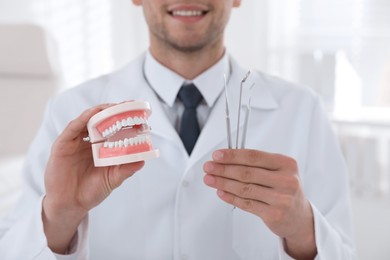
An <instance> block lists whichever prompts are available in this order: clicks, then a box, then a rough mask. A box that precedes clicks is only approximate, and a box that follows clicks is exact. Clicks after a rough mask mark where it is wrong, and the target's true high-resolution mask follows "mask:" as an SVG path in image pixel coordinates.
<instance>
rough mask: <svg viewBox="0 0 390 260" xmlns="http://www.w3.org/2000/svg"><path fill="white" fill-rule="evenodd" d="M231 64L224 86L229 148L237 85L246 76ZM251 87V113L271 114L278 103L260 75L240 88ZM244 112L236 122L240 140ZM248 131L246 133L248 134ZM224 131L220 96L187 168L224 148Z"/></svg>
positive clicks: (251, 77)
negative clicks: (229, 75) (267, 111)
mask: <svg viewBox="0 0 390 260" xmlns="http://www.w3.org/2000/svg"><path fill="white" fill-rule="evenodd" d="M230 63H231V71H232V74H231V77H230V79H229V82H228V93H229V110H230V121H231V133H232V144H233V147H235V143H236V134H237V118H238V113H237V111H238V106H239V93H240V84H241V80H242V78H243V77H244V76H245V74H246V73H247V71H246V70H244V69H243V68H241V67H240V66H239V65H238V63H237V62H236V61H235V60H234V59H232V58H230ZM253 82H254V83H255V87H254V89H253V93H252V100H251V107H252V113H253V112H255V110H258V109H260V110H273V109H277V108H278V103H277V101H276V100H275V98H274V97H273V95H272V93H271V91H270V89H269V86H268V85H267V84H266V80H265V79H264V77H263V76H262V74H260V73H252V74H251V76H250V77H249V78H248V82H246V83H245V85H244V88H249V86H250V85H251V84H252V83H253ZM242 101H243V102H242V104H241V107H243V106H246V103H247V102H246V101H247V98H244V96H243V99H242ZM243 111H244V110H242V111H241V119H240V129H241V130H240V140H239V145H240V142H241V136H242V126H243V124H244V113H243ZM250 131H251V130H250V129H249V130H248V132H250ZM227 146H228V145H227V130H226V117H225V96H224V93H223V92H222V93H221V95H220V96H219V98H218V100H217V101H216V104H215V107H214V109H213V110H212V112H211V113H210V116H209V119H208V120H207V123H206V124H205V126H204V128H203V130H202V132H201V134H200V136H199V139H198V141H197V143H196V145H195V147H194V150H193V152H192V156H191V158H190V161H189V165H188V167H191V165H193V164H195V163H196V162H197V161H198V160H200V159H201V158H202V157H203V156H205V155H206V154H208V153H210V152H212V151H213V150H215V149H218V148H219V147H227Z"/></svg>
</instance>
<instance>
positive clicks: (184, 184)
mask: <svg viewBox="0 0 390 260" xmlns="http://www.w3.org/2000/svg"><path fill="white" fill-rule="evenodd" d="M182 185H183V187H184V188H187V187H188V186H190V183H189V182H188V181H183V184H182Z"/></svg>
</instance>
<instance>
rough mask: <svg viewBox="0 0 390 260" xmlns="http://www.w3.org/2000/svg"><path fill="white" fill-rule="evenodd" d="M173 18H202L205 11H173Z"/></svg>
mask: <svg viewBox="0 0 390 260" xmlns="http://www.w3.org/2000/svg"><path fill="white" fill-rule="evenodd" d="M172 15H173V16H202V15H203V11H200V10H175V11H172Z"/></svg>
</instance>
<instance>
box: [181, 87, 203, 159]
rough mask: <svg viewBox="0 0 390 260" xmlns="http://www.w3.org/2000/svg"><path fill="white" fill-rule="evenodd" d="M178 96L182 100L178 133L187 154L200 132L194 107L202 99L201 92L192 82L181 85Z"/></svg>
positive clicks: (189, 152)
mask: <svg viewBox="0 0 390 260" xmlns="http://www.w3.org/2000/svg"><path fill="white" fill-rule="evenodd" d="M177 96H178V98H179V99H180V100H181V102H183V105H184V112H183V115H182V117H181V125H180V130H179V135H180V138H181V140H182V141H183V144H184V147H185V148H186V150H187V153H188V154H191V152H192V149H193V148H194V146H195V143H196V140H197V139H198V136H199V134H200V128H199V123H198V118H197V116H196V108H197V107H198V105H199V104H200V102H201V101H202V100H203V97H202V94H201V93H200V92H199V90H198V89H197V88H196V87H195V85H194V84H189V85H185V86H183V87H181V89H180V91H179V94H178V95H177Z"/></svg>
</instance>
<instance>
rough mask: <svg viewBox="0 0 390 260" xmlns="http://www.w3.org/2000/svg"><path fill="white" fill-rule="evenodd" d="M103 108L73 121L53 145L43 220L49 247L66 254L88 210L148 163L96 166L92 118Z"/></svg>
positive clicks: (103, 106)
mask: <svg viewBox="0 0 390 260" xmlns="http://www.w3.org/2000/svg"><path fill="white" fill-rule="evenodd" d="M109 106H110V105H108V104H106V105H100V106H97V107H93V108H91V109H88V110H86V111H84V112H83V113H82V114H81V115H80V116H79V117H78V118H76V119H75V120H73V121H71V122H70V123H69V124H68V126H67V127H66V128H65V129H64V131H63V132H62V134H61V135H60V136H59V137H58V138H57V140H56V141H55V143H54V144H53V146H52V150H51V155H50V158H49V161H48V164H47V168H46V172H45V188H46V196H45V198H44V200H43V212H42V219H43V224H44V231H45V234H46V237H47V241H48V245H49V247H50V248H51V249H52V250H53V251H54V252H56V253H66V250H67V248H68V246H69V243H70V241H71V239H72V237H73V236H74V235H75V233H76V231H77V227H78V226H79V224H80V222H81V221H82V219H83V218H84V217H85V216H86V215H87V213H88V211H89V210H90V209H92V208H93V207H95V206H97V205H98V204H100V203H101V202H102V201H103V200H104V199H105V198H106V197H107V196H108V195H110V193H111V192H112V191H113V190H114V189H115V188H117V187H118V186H119V185H121V184H122V182H123V181H124V180H125V179H127V178H128V177H130V176H132V175H133V174H134V173H135V172H136V171H138V170H139V169H141V168H142V166H143V165H144V162H136V163H131V164H124V165H118V166H110V167H97V168H95V167H94V164H93V158H92V151H91V144H90V143H88V142H84V141H83V137H86V136H87V135H88V131H87V128H86V125H87V123H88V121H89V119H90V118H91V117H92V116H93V115H95V114H96V113H98V112H100V111H101V110H103V109H105V108H107V107H109Z"/></svg>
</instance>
